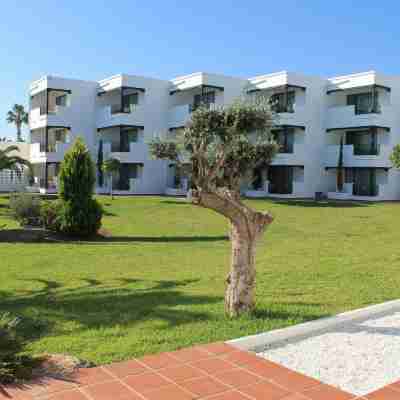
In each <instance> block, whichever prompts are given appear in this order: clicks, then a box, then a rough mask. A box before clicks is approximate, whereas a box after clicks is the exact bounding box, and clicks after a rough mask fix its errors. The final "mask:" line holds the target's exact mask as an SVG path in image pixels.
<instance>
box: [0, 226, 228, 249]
mask: <svg viewBox="0 0 400 400" xmlns="http://www.w3.org/2000/svg"><path fill="white" fill-rule="evenodd" d="M228 240H229V237H228V236H226V235H218V236H107V237H106V236H101V235H96V236H93V237H90V238H82V239H80V238H75V237H69V236H65V235H61V234H57V233H54V232H49V231H45V230H27V229H3V230H0V243H72V244H85V245H87V244H91V245H112V244H129V243H191V242H223V241H228Z"/></svg>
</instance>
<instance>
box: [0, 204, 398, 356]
mask: <svg viewBox="0 0 400 400" xmlns="http://www.w3.org/2000/svg"><path fill="white" fill-rule="evenodd" d="M101 201H102V202H103V204H105V208H106V210H107V216H106V217H105V218H104V227H105V228H106V229H107V230H108V231H110V232H111V233H112V235H113V237H112V238H111V239H110V240H108V241H106V242H104V243H99V242H92V243H87V242H86V243H84V242H83V243H0V256H1V260H0V312H2V311H10V312H12V313H14V314H16V315H20V316H22V317H24V324H23V328H24V333H25V334H26V336H27V337H29V338H30V339H31V340H30V345H29V350H30V351H32V352H35V353H38V352H53V353H61V352H65V353H70V354H74V355H76V356H79V357H81V358H84V359H88V360H91V361H94V362H95V363H106V362H110V361H114V360H122V359H128V358H131V357H133V356H140V355H143V354H145V353H155V352H159V351H164V350H173V349H177V348H180V347H184V346H188V345H190V344H194V343H204V342H209V341H216V340H225V339H231V338H236V337H240V336H243V335H249V334H254V333H257V332H263V331H267V330H270V329H274V328H279V327H284V326H288V325H292V324H296V323H300V322H303V321H306V320H309V319H313V318H319V317H322V316H326V315H330V314H334V313H337V312H339V311H344V310H349V309H352V308H356V307H360V306H364V305H367V304H372V303H378V302H383V301H385V300H389V299H394V298H398V297H400V272H399V270H400V245H399V243H400V240H399V239H400V233H399V232H400V229H399V226H400V203H399V204H396V203H387V204H369V205H367V204H355V203H353V204H334V203H330V204H322V205H315V204H314V203H311V202H292V203H287V202H272V201H264V200H255V201H252V202H250V203H251V204H252V205H253V206H255V207H257V208H259V209H264V210H266V209H269V210H271V211H272V213H273V214H274V216H275V222H274V223H273V225H271V227H270V229H269V230H268V231H267V234H266V235H265V239H264V241H263V242H262V243H261V244H260V246H259V252H258V259H257V267H258V280H257V313H256V315H254V316H252V317H246V318H242V319H239V320H229V319H227V318H225V317H224V303H223V294H224V279H225V275H226V273H227V268H228V265H229V254H230V248H229V242H228V241H227V239H226V232H227V223H226V221H225V220H224V219H222V218H221V217H219V216H218V215H216V214H213V213H212V212H210V211H208V210H203V209H200V208H196V207H194V206H191V205H189V204H186V203H184V202H182V201H181V200H175V199H170V198H162V197H135V198H132V197H131V198H126V197H125V198H116V199H115V200H114V201H112V202H111V201H110V200H109V198H106V197H103V198H101ZM6 205H7V200H6V198H5V196H3V197H0V225H2V224H7V228H15V227H16V226H17V225H16V223H15V222H14V221H13V220H12V219H10V218H9V217H8V209H7V206H6Z"/></svg>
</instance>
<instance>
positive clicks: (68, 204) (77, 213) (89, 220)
mask: <svg viewBox="0 0 400 400" xmlns="http://www.w3.org/2000/svg"><path fill="white" fill-rule="evenodd" d="M102 216H103V208H102V206H101V205H100V204H99V202H98V201H96V200H95V199H89V200H88V201H87V203H85V204H78V203H76V202H74V201H64V202H62V203H61V204H60V210H59V214H58V218H57V219H56V224H55V225H56V226H57V227H59V230H60V231H61V232H63V233H66V234H68V235H73V236H90V235H93V234H95V233H97V231H98V230H99V229H100V227H101V218H102Z"/></svg>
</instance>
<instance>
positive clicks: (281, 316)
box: [253, 303, 330, 322]
mask: <svg viewBox="0 0 400 400" xmlns="http://www.w3.org/2000/svg"><path fill="white" fill-rule="evenodd" d="M310 305H312V304H310ZM286 307H287V308H288V309H290V305H289V304H288V303H287V305H286ZM296 308H297V307H296ZM329 315H330V314H329V313H328V312H317V313H315V312H306V311H305V310H304V309H299V308H297V309H295V310H293V311H285V310H276V309H256V310H255V311H254V313H253V316H254V318H256V319H267V320H288V321H290V320H291V321H293V320H300V322H306V321H312V320H315V319H319V318H324V317H328V316H329Z"/></svg>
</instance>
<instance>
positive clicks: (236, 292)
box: [225, 224, 257, 317]
mask: <svg viewBox="0 0 400 400" xmlns="http://www.w3.org/2000/svg"><path fill="white" fill-rule="evenodd" d="M230 236H231V246H232V255H231V269H230V272H229V274H228V277H227V279H226V284H227V286H226V293H225V310H226V313H227V314H229V315H230V316H232V317H234V316H237V315H240V314H242V313H245V312H249V311H252V310H253V309H254V305H255V298H254V289H255V284H256V268H255V255H256V244H257V243H256V239H255V238H252V237H251V236H250V235H249V234H248V232H246V226H236V225H235V224H232V227H231V235H230Z"/></svg>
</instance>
